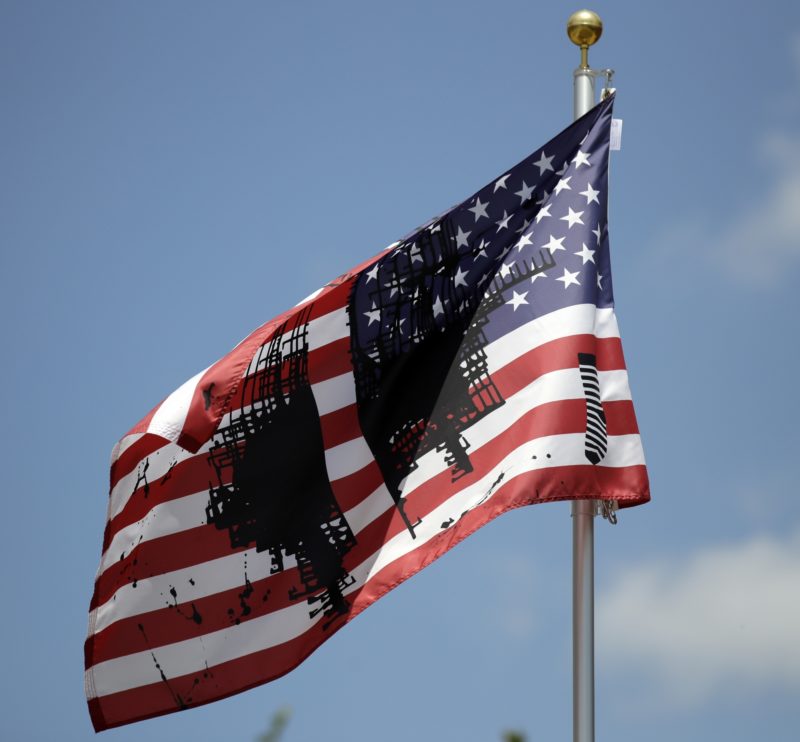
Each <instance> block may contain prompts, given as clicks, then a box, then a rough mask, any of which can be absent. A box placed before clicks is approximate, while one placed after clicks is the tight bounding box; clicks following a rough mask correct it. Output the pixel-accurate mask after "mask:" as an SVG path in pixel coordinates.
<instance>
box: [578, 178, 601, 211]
mask: <svg viewBox="0 0 800 742" xmlns="http://www.w3.org/2000/svg"><path fill="white" fill-rule="evenodd" d="M599 193H600V191H596V190H595V189H594V188H592V184H591V183H587V184H586V190H585V191H581V196H586V205H587V206H588V205H589V204H590V203H592V201H594V202H595V203H596V204H599V203H600V202H599V201H598V200H597V196H598V194H599Z"/></svg>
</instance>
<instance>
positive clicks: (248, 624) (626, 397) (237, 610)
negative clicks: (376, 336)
mask: <svg viewBox="0 0 800 742" xmlns="http://www.w3.org/2000/svg"><path fill="white" fill-rule="evenodd" d="M582 138H585V137H582ZM551 169H552V168H551ZM495 190H496V189H495ZM468 203H469V202H465V204H468ZM478 203H480V200H479V201H478ZM473 213H474V212H473ZM468 217H469V218H470V219H471V218H472V217H471V215H468ZM475 221H476V222H477V221H478V217H477V215H476V217H475ZM598 233H599V232H598ZM598 242H599V237H598ZM412 249H413V248H412ZM585 249H586V246H585V245H584V250H585ZM385 254H386V253H382V255H385ZM375 260H376V259H373V260H372V261H368V262H367V263H365V264H363V265H362V266H359V267H358V268H357V269H355V270H354V271H353V272H351V273H349V274H346V275H345V276H343V277H341V278H340V279H338V280H337V281H336V282H333V283H332V284H330V285H328V286H327V287H326V288H325V289H324V290H322V291H321V292H318V294H316V295H315V296H314V297H313V298H312V299H310V300H308V301H307V302H305V303H304V304H302V305H300V306H299V307H297V308H295V309H293V310H291V311H290V312H287V313H286V314H284V315H282V316H281V317H278V318H276V319H275V320H273V321H272V322H270V323H268V324H266V325H264V326H262V327H261V328H259V329H258V330H257V331H256V332H254V333H253V334H252V335H250V336H249V337H248V338H246V339H245V340H244V341H242V342H241V343H240V344H239V345H238V346H237V347H236V348H235V349H234V350H233V351H231V353H229V354H228V355H227V356H225V358H223V359H222V360H220V361H219V362H218V363H216V364H214V365H213V366H211V367H210V368H208V369H206V370H205V371H203V372H201V373H200V374H198V375H197V376H195V377H193V378H192V379H190V380H189V381H187V382H186V383H185V384H184V385H183V386H181V387H180V388H179V389H178V390H176V391H175V392H174V393H173V394H171V395H170V396H169V397H167V398H166V399H165V400H164V401H163V402H162V403H161V404H160V405H158V406H157V407H156V408H154V410H153V411H152V412H151V413H150V414H149V415H148V416H146V417H145V418H144V419H143V420H142V421H141V422H140V423H139V424H138V425H137V426H135V427H134V428H133V429H132V430H131V431H130V432H129V433H128V434H127V435H126V436H125V437H123V438H122V440H121V441H120V442H119V443H118V444H117V446H116V447H115V448H114V452H113V455H112V462H111V482H110V485H111V491H110V497H109V503H108V519H107V526H106V530H105V535H104V539H103V552H102V558H101V562H100V567H99V570H98V573H97V577H96V582H95V589H94V595H93V598H92V602H91V606H90V615H89V631H88V638H87V640H86V645H85V661H86V694H87V698H88V701H89V709H90V713H91V717H92V721H93V724H94V726H95V729H96V730H98V731H99V730H102V729H107V728H110V727H114V726H118V725H121V724H125V723H129V722H132V721H136V720H139V719H144V718H148V717H152V716H157V715H159V714H164V713H168V712H171V711H176V710H180V709H184V708H188V707H192V706H196V705H199V704H204V703H207V702H210V701H213V700H217V699H220V698H223V697H226V696H229V695H231V694H234V693H238V692H240V691H242V690H245V689H247V688H251V687H253V686H256V685H259V684H261V683H264V682H266V681H268V680H271V679H274V678H276V677H279V676H280V675H283V674H284V673H286V672H288V671H289V670H291V669H292V668H293V667H295V666H297V665H298V664H299V663H300V662H302V661H303V659H305V658H306V657H307V656H308V655H309V654H310V653H311V652H313V651H314V649H316V648H317V647H318V646H319V645H320V644H321V643H322V642H323V641H325V640H326V639H328V638H329V637H330V636H331V635H332V634H333V633H335V631H337V630H338V629H339V628H341V627H342V626H343V625H345V624H346V623H347V622H349V621H350V620H351V619H352V618H353V617H355V616H356V615H358V614H359V613H360V612H361V611H362V610H363V609H364V608H366V607H367V606H369V605H370V604H371V603H372V602H374V601H375V600H377V599H378V598H379V597H381V596H382V595H383V594H385V593H386V592H388V591H389V590H391V589H392V588H393V587H395V586H396V585H398V584H399V583H400V582H402V581H404V580H405V579H407V578H408V577H410V576H412V575H413V574H414V573H416V572H417V571H418V570H420V569H421V568H423V567H424V566H426V565H427V564H429V563H430V562H432V561H433V560H435V559H436V558H437V557H439V556H440V555H441V554H443V553H444V552H446V551H447V550H448V549H450V548H451V547H452V546H454V545H455V544H456V543H458V542H459V541H461V540H462V539H463V538H465V537H466V536H468V535H469V534H470V533H472V532H473V531H475V530H476V529H477V528H479V527H480V526H482V525H484V524H485V523H487V522H488V521H489V520H491V519H493V518H494V517H496V516H497V515H499V514H501V513H503V512H505V511H507V510H509V509H511V508H515V507H519V506H522V505H528V504H533V503H539V502H547V501H553V500H569V499H576V498H602V499H607V500H615V501H617V502H618V503H619V505H620V506H627V505H635V504H639V503H642V502H645V501H647V500H648V499H649V487H648V480H647V473H646V469H645V462H644V456H643V453H642V447H641V442H640V438H639V431H638V428H637V424H636V418H635V415H634V410H633V405H632V402H631V396H630V390H629V386H628V378H627V372H626V369H625V362H624V359H623V355H622V348H621V344H620V338H619V331H618V328H617V321H616V317H615V314H614V310H613V308H612V307H610V306H606V307H598V306H596V304H595V303H577V304H572V305H568V306H564V307H561V308H558V309H555V310H553V311H551V312H548V313H545V314H543V315H542V316H536V317H534V318H533V319H531V320H530V321H527V322H522V323H520V324H519V325H518V326H516V327H515V329H512V330H511V331H509V332H506V333H505V334H501V335H500V336H499V337H496V338H495V339H493V340H491V341H489V342H487V344H486V346H485V347H484V349H483V350H484V352H485V356H486V364H487V367H488V372H489V374H490V375H491V379H492V381H493V384H494V386H495V387H496V389H497V391H498V392H499V394H500V396H501V398H502V399H503V400H504V404H502V406H499V407H498V408H497V409H495V410H493V411H492V412H491V414H489V415H487V416H485V417H483V418H481V419H479V420H478V421H477V422H475V423H474V424H473V425H472V426H471V427H470V428H469V456H470V460H471V465H472V471H471V472H469V473H467V474H466V475H464V476H460V477H459V478H457V479H454V477H453V476H451V471H450V463H451V462H449V461H447V460H446V459H445V455H444V453H443V452H442V451H441V450H439V449H437V448H431V449H427V450H425V451H424V452H423V453H421V454H420V455H418V456H417V458H416V461H415V462H414V467H413V469H412V470H410V471H409V473H408V476H407V477H406V478H405V479H404V480H403V482H402V499H403V502H404V506H405V509H406V512H408V513H410V514H412V515H413V517H414V519H415V520H416V519H419V522H418V523H417V524H416V526H415V528H414V532H413V533H412V532H411V530H410V529H409V528H408V527H407V523H405V522H404V519H403V517H402V514H401V513H400V512H399V510H398V508H397V507H396V504H397V503H396V500H395V499H393V497H392V496H391V494H390V492H389V489H388V488H387V485H386V483H385V481H384V477H383V476H382V473H381V468H380V466H379V465H378V463H377V461H376V458H375V457H374V455H373V452H372V450H371V448H370V445H369V444H368V443H367V440H365V438H364V434H363V431H362V427H361V422H360V419H359V408H358V405H357V388H356V379H355V377H354V366H353V361H352V355H351V352H350V351H351V345H350V344H351V326H350V324H351V323H350V320H349V317H348V310H347V308H348V303H349V301H350V297H351V295H352V291H353V287H354V285H355V282H356V281H357V280H358V278H359V276H363V274H364V270H365V269H366V268H368V267H370V266H372V265H375V264H376V263H375ZM584 262H585V261H584ZM598 284H599V281H598ZM566 288H567V286H565V287H564V289H565V290H566ZM518 296H519V294H517V293H516V292H515V293H514V298H513V299H512V301H509V302H507V304H512V303H513V311H514V312H515V313H516V308H517V306H516V303H519V301H520V299H519V298H518ZM514 302H516V303H514ZM303 309H306V310H308V311H309V314H308V333H307V342H308V353H307V361H308V381H309V383H310V385H311V389H312V391H313V397H314V402H315V403H316V409H317V411H318V415H319V418H318V424H319V426H320V429H321V435H322V441H323V445H324V458H325V462H324V463H325V468H326V470H327V477H328V480H329V482H330V488H331V490H332V492H333V495H334V497H335V500H336V503H337V504H338V508H339V510H340V511H341V514H342V516H343V518H344V520H345V521H346V523H347V524H348V526H349V529H350V531H351V532H352V535H353V536H354V545H353V546H352V548H350V549H349V551H347V553H346V554H345V555H344V557H343V564H344V568H345V569H346V572H347V574H348V575H349V578H351V581H349V582H348V585H347V587H346V588H345V589H344V590H343V592H344V597H345V599H346V603H347V611H346V613H342V614H339V615H336V616H334V617H333V618H332V619H331V617H330V615H326V614H325V613H324V612H316V613H315V612H314V611H313V610H311V611H310V610H309V604H308V603H306V601H304V600H297V599H293V598H292V597H291V596H292V595H293V591H296V590H297V588H298V586H299V585H300V582H301V577H302V576H301V575H300V574H299V571H298V566H297V563H296V562H295V561H294V558H293V557H292V555H291V554H289V553H287V554H286V556H285V558H284V559H283V562H282V569H281V570H275V569H274V564H273V563H272V562H271V560H270V559H269V558H268V557H267V555H266V554H265V553H264V551H257V549H256V548H255V546H254V545H251V546H232V540H231V538H230V537H229V536H230V534H229V533H228V532H226V531H225V530H224V529H221V528H219V527H217V526H215V525H214V524H212V523H210V522H209V519H208V514H207V508H208V506H209V489H210V482H211V481H212V479H213V475H214V471H213V469H212V467H211V463H210V458H209V451H210V450H211V448H212V446H213V445H214V440H215V433H216V432H217V431H218V430H219V429H220V428H221V426H224V425H225V424H226V423H229V422H230V421H231V420H232V419H233V418H235V417H236V415H237V414H238V412H239V409H240V407H241V405H242V401H241V400H242V395H241V393H240V392H241V388H242V383H243V381H244V380H245V379H246V378H248V377H252V375H253V374H254V373H255V371H256V368H255V362H254V359H256V358H258V357H259V351H260V349H262V348H263V347H264V346H265V345H266V344H267V343H269V341H270V339H271V338H272V336H273V335H274V334H275V333H276V332H277V331H278V329H279V328H280V327H281V326H282V324H283V323H284V322H285V321H286V320H287V319H290V318H292V317H294V316H296V315H297V313H298V312H300V311H302V310H303ZM508 311H509V312H511V311H512V309H511V307H508ZM515 316H516V317H519V315H515ZM587 353H589V354H591V356H593V357H594V359H595V362H596V373H597V383H598V384H599V398H600V402H601V405H602V412H603V413H604V417H605V419H604V425H605V429H606V433H607V439H606V440H605V441H604V445H605V446H606V450H605V454H604V456H603V457H602V461H600V463H599V464H594V463H591V462H590V461H589V460H587V448H586V440H587V438H586V436H587V394H586V383H587V382H586V379H585V378H583V377H582V372H581V369H580V367H579V366H580V364H579V362H578V358H579V355H580V354H587ZM421 383H424V381H423V380H421ZM265 496H268V493H267V494H266V495H265ZM312 600H313V597H312Z"/></svg>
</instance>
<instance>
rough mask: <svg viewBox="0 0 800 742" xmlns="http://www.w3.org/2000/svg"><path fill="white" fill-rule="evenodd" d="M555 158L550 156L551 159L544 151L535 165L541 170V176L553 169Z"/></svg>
mask: <svg viewBox="0 0 800 742" xmlns="http://www.w3.org/2000/svg"><path fill="white" fill-rule="evenodd" d="M553 157H555V155H550V157H548V156H547V155H545V153H544V150H542V154H541V156H540V157H539V159H538V160H537V161H536V162H534V163H533V164H534V165H536V167H538V168H539V175H542V173H544V171H545V170H552V169H553Z"/></svg>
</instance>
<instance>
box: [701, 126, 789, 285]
mask: <svg viewBox="0 0 800 742" xmlns="http://www.w3.org/2000/svg"><path fill="white" fill-rule="evenodd" d="M759 151H760V153H761V154H762V156H763V160H764V162H765V163H766V164H767V165H768V166H769V170H770V172H771V176H772V178H771V181H768V183H769V184H768V186H767V187H766V189H765V190H764V191H763V192H762V193H756V195H755V197H754V199H753V201H752V202H751V203H750V204H749V206H748V207H747V208H745V209H744V210H743V211H741V212H740V213H739V214H738V215H737V216H735V217H734V218H733V220H732V222H731V223H730V225H729V227H728V231H727V233H726V234H724V235H723V236H722V237H721V238H719V239H717V240H714V243H715V249H714V252H715V253H716V255H717V256H718V257H720V258H722V259H723V263H724V265H726V266H727V268H728V270H729V271H730V272H731V273H732V274H733V275H734V276H736V277H738V278H741V279H744V280H747V281H750V282H756V283H758V284H761V285H765V284H766V285H769V284H772V283H774V282H775V280H776V279H778V278H779V277H780V276H781V275H782V274H783V273H784V272H785V271H786V270H789V269H792V268H794V267H795V265H796V264H797V263H798V262H800V167H798V166H799V165H800V137H798V136H797V135H796V134H790V133H786V132H784V133H780V134H772V135H768V136H766V137H764V138H762V140H761V143H760V146H759Z"/></svg>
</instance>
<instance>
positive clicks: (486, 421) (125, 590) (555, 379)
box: [98, 369, 630, 631]
mask: <svg viewBox="0 0 800 742" xmlns="http://www.w3.org/2000/svg"><path fill="white" fill-rule="evenodd" d="M601 375H602V376H607V377H608V379H609V382H608V384H609V386H611V387H620V386H624V388H625V389H627V384H625V385H620V384H614V383H613V382H612V380H613V379H614V378H616V377H620V376H625V377H626V378H627V374H626V372H625V371H605V372H603V373H602V374H601ZM617 391H620V390H619V389H618V390H617ZM581 396H582V392H581V387H580V379H579V378H578V370H577V369H565V370H562V371H552V372H550V373H549V374H544V375H542V376H540V377H539V378H537V379H535V380H534V381H533V382H531V383H530V384H529V385H528V386H527V387H524V388H523V389H521V390H520V391H519V392H517V393H516V394H515V395H513V396H512V397H510V398H509V399H508V401H507V403H506V404H505V405H503V406H502V407H499V408H497V409H496V410H494V411H493V412H492V414H491V415H488V416H487V417H485V418H483V419H482V420H480V421H478V422H477V423H476V424H475V425H473V426H472V427H471V428H469V429H468V430H467V431H466V433H465V435H466V437H467V440H468V441H469V443H470V450H471V451H477V450H478V449H480V448H481V447H482V446H484V445H486V443H489V442H490V441H492V440H493V439H494V438H495V436H496V435H497V434H498V432H499V431H503V430H506V429H507V428H509V427H510V426H512V425H513V424H514V423H515V422H516V421H517V420H519V419H520V418H521V417H523V416H524V415H525V414H526V413H527V412H529V411H530V410H532V409H534V408H535V407H537V406H539V405H541V404H545V403H548V402H556V401H559V400H562V399H580V398H581ZM615 398H616V399H629V398H630V394H629V393H628V396H627V397H625V396H619V395H618V396H616V397H615ZM576 441H578V442H577V443H576V444H575V450H574V451H573V452H572V453H571V454H570V458H569V459H568V460H565V461H561V460H558V459H557V458H555V455H554V454H552V452H551V455H552V456H553V458H552V459H550V460H547V459H543V461H542V462H540V466H542V467H543V466H555V465H562V466H565V465H569V464H575V463H584V464H585V463H586V459H585V454H584V439H583V434H582V433H581V434H580V435H578V436H576ZM350 443H352V444H353V445H354V446H355V448H354V451H356V452H358V455H360V456H363V457H364V460H365V461H366V462H367V463H369V460H370V459H371V452H370V451H369V449H368V448H367V447H366V442H365V441H364V440H363V438H359V439H356V440H355V441H351V442H350ZM350 443H347V444H343V446H345V447H347V446H349V445H350ZM337 449H340V450H341V452H342V454H343V455H344V450H345V449H342V448H341V447H340V446H337V447H336V448H334V449H330V451H336V450H337ZM544 453H547V452H543V455H544ZM367 456H369V457H370V459H367V458H366V457H367ZM416 463H417V465H418V468H417V469H416V470H415V471H412V472H411V473H410V475H409V476H408V478H407V480H406V482H405V486H404V488H403V495H404V496H408V495H410V494H411V493H412V492H413V491H414V490H416V489H417V488H418V487H420V486H422V485H423V484H424V483H425V482H426V481H427V480H428V479H430V478H432V477H435V476H436V475H437V474H440V473H441V472H444V471H447V470H448V469H449V466H448V465H447V464H446V462H445V460H444V452H440V451H429V452H428V453H426V454H424V455H423V456H421V457H420V458H419V459H418V460H417V462H416ZM603 464H604V465H607V466H613V464H611V463H610V460H606V461H604V462H603ZM337 465H338V464H337ZM341 466H342V469H341V470H334V473H339V472H340V471H344V469H345V468H346V463H345V462H344V461H342V463H341ZM360 468H361V466H358V468H354V469H353V470H354V471H358V469H360ZM332 478H334V477H332ZM206 498H207V495H206ZM181 500H189V502H190V503H191V504H186V505H185V506H184V505H183V504H181ZM367 501H369V503H368V504H367ZM206 502H207V499H206V500H204V499H203V498H202V497H201V496H200V495H190V496H188V497H187V498H181V499H179V500H172V501H170V502H167V503H164V504H163V505H161V506H160V513H163V517H164V518H165V519H167V520H168V525H165V526H164V528H165V529H168V528H174V529H175V530H174V531H173V533H175V532H178V531H179V530H181V523H184V524H185V526H184V527H185V528H192V527H194V526H196V525H199V524H200V523H201V522H205V505H206ZM376 503H383V504H382V506H380V508H379V507H378V506H377V505H376ZM391 504H392V500H391V498H390V497H389V494H388V492H387V491H385V488H379V489H378V490H376V492H374V493H372V494H371V495H369V496H368V497H367V498H366V501H365V502H364V503H361V505H358V506H356V507H355V508H353V509H352V510H351V511H349V513H350V515H353V517H354V520H352V521H351V520H350V515H348V516H347V520H348V523H349V525H350V528H351V530H352V531H353V533H355V534H357V533H358V531H360V530H361V529H362V528H363V527H364V526H366V525H367V524H368V523H370V522H372V520H374V518H376V517H377V516H378V515H380V514H381V513H383V512H384V511H385V510H386V508H387V507H389V506H390V505H391ZM174 508H175V509H179V510H180V511H181V515H175V516H174V517H173V512H174V511H173V509H174ZM192 508H194V509H195V510H194V513H192V512H191V509H192ZM160 517H162V516H161V515H160ZM150 527H153V526H150ZM133 532H134V533H135V531H133ZM165 535H166V534H165ZM136 538H138V535H137V536H136ZM123 543H124V542H123ZM107 555H108V560H107V563H108V564H109V565H110V564H112V563H113V561H114V559H115V558H116V559H119V552H115V551H111V549H109V550H108V552H107ZM234 558H235V555H234ZM104 561H105V560H104ZM215 561H217V560H215ZM164 577H166V578H167V579H168V580H169V579H172V578H171V577H170V576H169V574H168V575H166V576H164V575H162V576H160V577H158V576H157V577H154V578H151V580H158V581H159V587H158V589H157V590H156V592H155V594H156V595H160V594H161V593H165V592H166V591H167V590H168V589H169V584H175V583H169V582H163V578H164ZM176 579H178V578H176ZM233 579H234V580H235V579H241V575H239V574H238V573H237V575H236V576H234V577H233ZM151 580H142V581H140V582H139V583H138V585H139V586H141V585H143V584H149V583H150V582H151ZM236 584H238V583H235V582H234V584H230V585H228V586H227V587H228V588H230V587H235V585H236ZM221 589H227V588H221ZM130 590H131V588H130V586H124V587H122V588H120V589H119V590H118V591H117V592H116V594H115V595H116V599H115V598H114V597H113V596H112V598H110V599H109V600H108V601H107V602H106V603H105V605H109V603H115V604H116V605H117V607H119V606H120V605H121V604H124V603H125V602H126V600H127V599H128V598H127V597H124V596H127V595H130V594H131V593H130ZM137 590H138V587H137ZM142 592H144V591H140V592H137V593H136V594H135V595H136V598H137V600H138V599H139V598H140V597H141V595H142ZM208 594H211V593H208ZM162 604H163V599H162V601H161V602H160V603H157V604H155V605H153V606H152V607H151V608H149V610H154V609H155V608H159V607H161V605H162ZM136 612H138V609H137V611H136ZM136 612H134V613H130V614H129V613H126V614H125V615H135V613H136ZM114 615H116V614H114ZM114 620H116V619H114ZM99 625H100V626H101V627H103V626H105V625H107V624H105V623H102V624H99ZM98 631H99V629H98Z"/></svg>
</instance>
